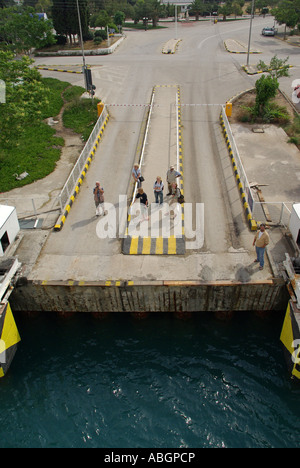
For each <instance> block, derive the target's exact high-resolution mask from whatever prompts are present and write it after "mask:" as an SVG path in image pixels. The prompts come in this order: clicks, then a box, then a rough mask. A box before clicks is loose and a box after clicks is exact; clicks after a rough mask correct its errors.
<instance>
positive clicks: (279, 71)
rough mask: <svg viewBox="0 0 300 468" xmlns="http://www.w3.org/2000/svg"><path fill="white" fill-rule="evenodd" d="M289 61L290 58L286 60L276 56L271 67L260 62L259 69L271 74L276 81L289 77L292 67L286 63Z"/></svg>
mask: <svg viewBox="0 0 300 468" xmlns="http://www.w3.org/2000/svg"><path fill="white" fill-rule="evenodd" d="M288 59H289V57H287V58H286V59H279V58H278V57H277V55H274V57H272V59H271V61H270V64H269V65H266V64H265V63H264V62H263V61H262V60H260V61H259V63H258V65H257V69H258V70H261V71H263V72H267V73H269V74H270V75H271V77H272V78H275V79H278V78H281V77H282V76H289V68H290V66H289V64H287V63H286V62H287V61H288Z"/></svg>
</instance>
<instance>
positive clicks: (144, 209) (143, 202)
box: [136, 188, 149, 221]
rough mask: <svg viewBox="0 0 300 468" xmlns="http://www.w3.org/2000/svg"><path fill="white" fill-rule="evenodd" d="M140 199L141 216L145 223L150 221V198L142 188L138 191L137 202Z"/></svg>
mask: <svg viewBox="0 0 300 468" xmlns="http://www.w3.org/2000/svg"><path fill="white" fill-rule="evenodd" d="M138 198H139V199H140V206H141V215H142V217H143V219H142V221H144V219H149V218H148V197H147V194H146V193H145V192H144V190H143V189H142V188H139V189H138V193H137V195H136V200H137V199H138Z"/></svg>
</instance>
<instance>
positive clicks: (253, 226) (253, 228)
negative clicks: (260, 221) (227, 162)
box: [220, 93, 257, 231]
mask: <svg viewBox="0 0 300 468" xmlns="http://www.w3.org/2000/svg"><path fill="white" fill-rule="evenodd" d="M242 94H244V93H242ZM236 97H237V96H235V97H234V98H236ZM234 98H232V99H234ZM232 99H230V100H229V101H227V102H231V101H232ZM220 123H221V127H222V129H223V134H224V138H225V142H226V145H227V149H228V152H229V156H230V159H231V163H232V167H233V171H234V175H235V179H236V183H237V185H238V189H239V192H240V197H241V200H242V204H243V208H244V211H245V215H246V218H247V222H248V226H249V228H250V231H256V230H257V222H256V221H255V220H254V219H253V217H252V213H251V210H250V208H249V205H248V202H247V198H246V194H245V191H244V187H243V184H242V182H241V178H240V175H239V173H238V169H237V166H236V163H235V159H234V155H233V151H232V148H231V143H230V140H229V137H228V134H227V131H226V128H225V124H224V119H223V117H222V113H221V114H220Z"/></svg>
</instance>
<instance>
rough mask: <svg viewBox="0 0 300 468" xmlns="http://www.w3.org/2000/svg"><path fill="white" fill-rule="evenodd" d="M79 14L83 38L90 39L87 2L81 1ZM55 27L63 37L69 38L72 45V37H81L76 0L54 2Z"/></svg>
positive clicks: (56, 0) (79, 2)
mask: <svg viewBox="0 0 300 468" xmlns="http://www.w3.org/2000/svg"><path fill="white" fill-rule="evenodd" d="M78 5H79V13H80V20H81V28H82V35H83V38H85V37H88V32H89V31H88V29H89V13H88V6H87V0H79V1H78ZM52 18H53V26H54V28H55V30H56V32H57V34H60V35H62V36H67V37H68V38H69V41H70V42H71V43H72V36H73V35H75V34H78V35H79V32H80V30H79V20H78V11H77V4H76V0H53V5H52Z"/></svg>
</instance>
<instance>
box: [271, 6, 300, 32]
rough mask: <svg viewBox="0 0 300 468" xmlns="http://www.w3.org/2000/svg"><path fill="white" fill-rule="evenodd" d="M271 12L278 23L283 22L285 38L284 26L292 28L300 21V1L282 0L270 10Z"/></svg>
mask: <svg viewBox="0 0 300 468" xmlns="http://www.w3.org/2000/svg"><path fill="white" fill-rule="evenodd" d="M272 14H273V15H274V17H275V19H276V21H277V22H278V23H279V24H285V30H284V39H285V36H286V28H287V27H288V28H294V27H295V26H296V24H297V23H299V21H300V1H299V0H294V1H290V0H283V1H282V2H281V3H280V4H279V5H278V7H277V8H274V9H273V10H272Z"/></svg>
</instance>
